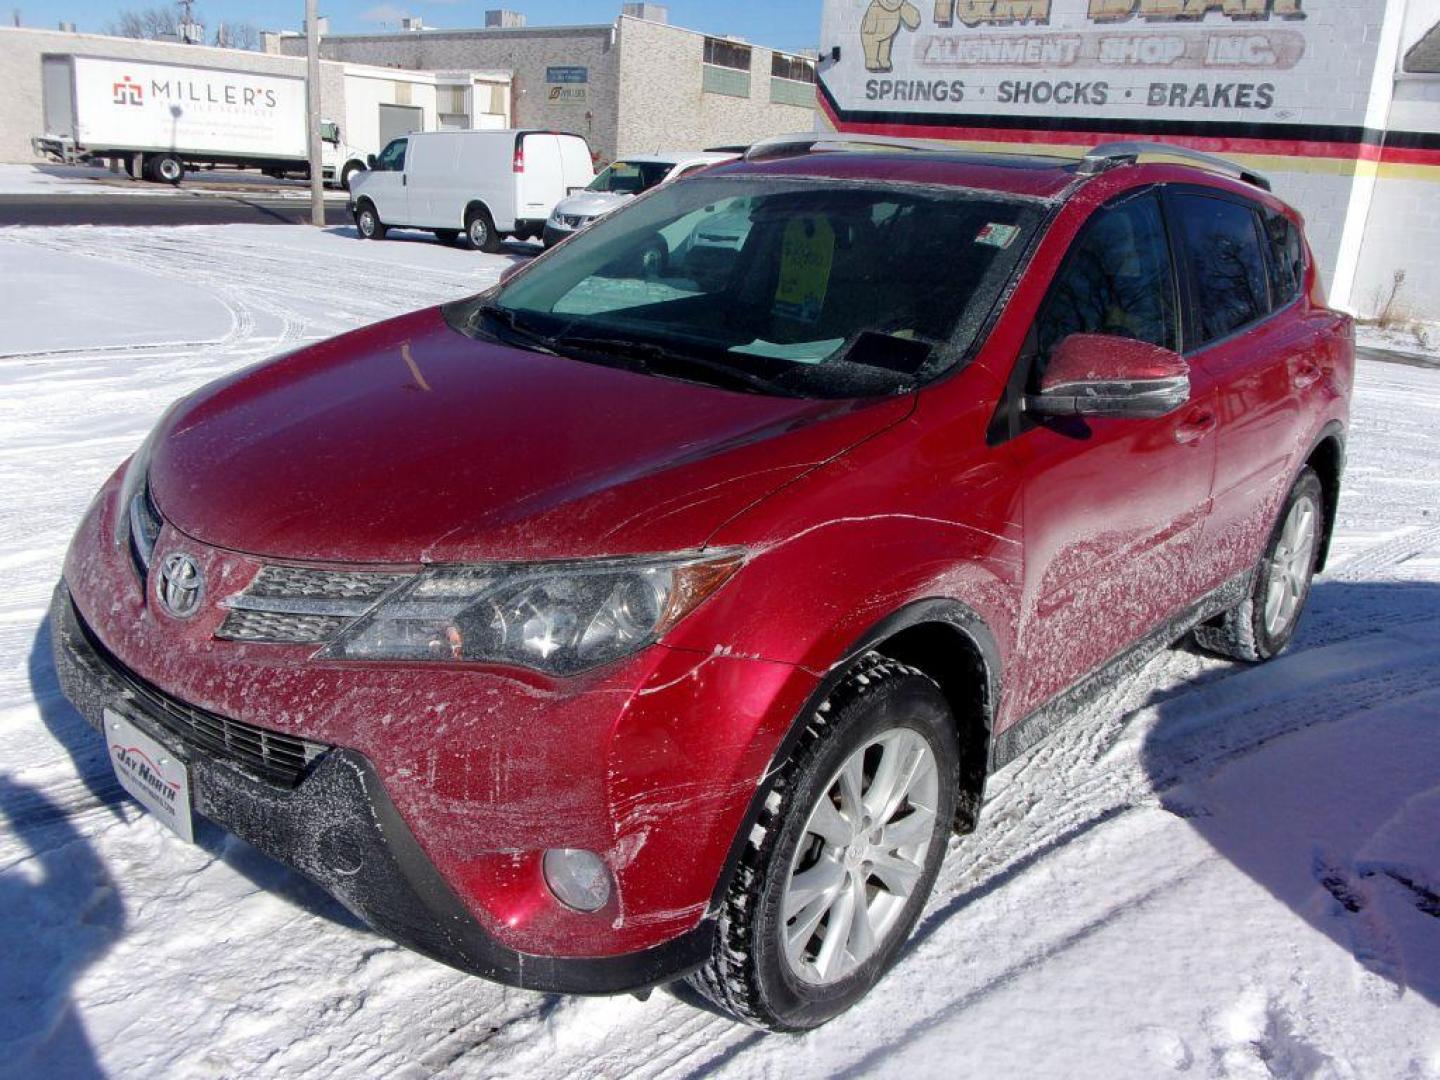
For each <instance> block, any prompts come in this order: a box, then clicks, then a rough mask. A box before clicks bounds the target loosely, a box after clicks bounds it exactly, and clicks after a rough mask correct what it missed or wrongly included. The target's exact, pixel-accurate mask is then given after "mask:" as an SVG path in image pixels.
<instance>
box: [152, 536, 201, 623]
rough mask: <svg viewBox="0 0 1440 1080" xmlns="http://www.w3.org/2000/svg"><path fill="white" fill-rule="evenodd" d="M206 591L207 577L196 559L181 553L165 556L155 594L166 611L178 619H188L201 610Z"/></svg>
mask: <svg viewBox="0 0 1440 1080" xmlns="http://www.w3.org/2000/svg"><path fill="white" fill-rule="evenodd" d="M204 591H205V576H204V575H203V574H201V573H200V564H199V563H197V562H196V561H195V560H194V558H192V557H191V556H189V555H186V554H185V553H184V552H180V551H177V552H174V553H173V554H170V555H166V556H165V561H164V562H162V563H161V564H160V580H159V581H158V582H156V584H155V593H156V595H157V596H159V597H160V603H161V604H163V605H164V606H165V610H166V611H168V612H170V614H171V615H174V616H175V617H176V618H177V619H188V618H189V617H190V616H191V615H194V614H195V612H196V611H198V610H199V608H200V597H201V595H202V594H203V593H204Z"/></svg>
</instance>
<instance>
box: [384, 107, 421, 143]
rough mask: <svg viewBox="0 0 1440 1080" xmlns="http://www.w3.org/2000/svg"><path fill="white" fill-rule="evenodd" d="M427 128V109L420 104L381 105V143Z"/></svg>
mask: <svg viewBox="0 0 1440 1080" xmlns="http://www.w3.org/2000/svg"><path fill="white" fill-rule="evenodd" d="M424 128H425V111H424V110H423V109H421V108H420V107H419V106H418V105H381V106H380V145H381V146H384V145H385V144H386V143H388V142H389V141H390V140H391V139H397V138H399V137H400V136H401V135H408V134H410V132H412V131H423V130H424Z"/></svg>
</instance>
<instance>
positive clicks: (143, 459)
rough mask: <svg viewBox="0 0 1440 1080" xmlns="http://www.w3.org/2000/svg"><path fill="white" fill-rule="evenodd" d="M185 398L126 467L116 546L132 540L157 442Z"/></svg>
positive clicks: (118, 506) (162, 419) (158, 424)
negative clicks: (135, 515)
mask: <svg viewBox="0 0 1440 1080" xmlns="http://www.w3.org/2000/svg"><path fill="white" fill-rule="evenodd" d="M185 401H186V399H185V398H180V399H179V400H178V401H175V402H172V403H171V405H170V407H169V408H168V409H166V410H165V411H164V412H163V413H161V414H160V419H159V420H157V421H156V422H155V426H154V427H153V428H151V429H150V434H149V435H146V436H145V441H144V442H142V443H141V444H140V449H138V450H136V451H135V453H133V454H131V455H130V464H129V465H127V466H125V475H124V477H123V478H121V480H120V495H119V501H118V502H117V503H116V508H115V532H114V537H115V546H116V547H124V546H125V544H126V542H127V541H128V540H129V539H130V519H131V514H132V513H133V512H134V508H135V501H136V499H138V498H139V497H140V495H141V493H142V492H144V490H145V478H146V476H147V475H148V474H149V472H150V455H151V454H152V453H153V452H154V450H155V443H156V440H157V439H158V438H159V436H160V431H161V429H162V428H164V427H165V425H166V424H168V423H169V421H170V417H171V416H172V415H173V414H174V413H175V410H176V409H178V408H180V406H181V405H183V404H184V403H185Z"/></svg>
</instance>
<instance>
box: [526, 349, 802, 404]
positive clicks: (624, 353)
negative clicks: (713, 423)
mask: <svg viewBox="0 0 1440 1080" xmlns="http://www.w3.org/2000/svg"><path fill="white" fill-rule="evenodd" d="M551 344H552V345H554V346H556V347H557V348H571V349H579V350H580V351H582V352H591V353H604V354H605V355H607V356H613V357H616V358H617V359H619V360H620V361H621V363H622V364H624V365H625V366H627V367H631V368H634V369H637V370H640V371H644V372H646V373H647V374H651V375H659V374H661V372H660V371H659V370H657V369H658V368H662V367H663V368H668V369H669V373H670V374H672V375H677V376H679V373H682V372H684V371H686V370H688V369H695V368H698V369H700V370H701V371H704V372H706V373H707V374H709V375H712V376H714V377H715V378H714V379H712V380H709V381H713V382H721V383H728V384H729V385H730V386H731V388H735V387H743V388H745V389H749V390H754V391H756V392H758V393H762V394H779V395H781V396H784V397H794V396H795V395H794V394H793V393H791V392H790V391H788V390H784V389H782V388H780V387H779V386H777V385H776V383H775V381H774V380H773V379H768V378H766V377H765V376H764V375H758V374H756V373H755V372H753V371H745V370H743V369H741V368H737V367H733V366H732V365H730V364H725V363H722V362H720V361H718V360H709V359H706V358H705V357H703V356H696V355H695V354H693V353H677V352H675V351H673V350H671V349H667V348H666V347H665V346H663V345H657V344H656V343H654V342H652V341H633V340H630V339H628V338H611V337H589V336H585V335H580V334H563V333H562V334H557V335H556V336H555V337H554V338H553V339H551ZM626 361H628V363H626Z"/></svg>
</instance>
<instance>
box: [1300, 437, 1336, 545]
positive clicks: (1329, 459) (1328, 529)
mask: <svg viewBox="0 0 1440 1080" xmlns="http://www.w3.org/2000/svg"><path fill="white" fill-rule="evenodd" d="M1305 464H1306V465H1308V466H1309V467H1310V468H1312V469H1314V470H1315V473H1316V475H1317V476H1319V477H1320V490H1321V491H1322V492H1323V493H1324V495H1325V531H1324V533H1323V535H1322V536H1321V537H1320V551H1319V552H1318V554H1317V555H1316V558H1315V570H1316V572H1317V573H1318V572H1319V571H1321V570H1324V569H1325V561H1326V559H1327V558H1329V555H1330V537H1331V536H1332V535H1333V534H1334V532H1335V511H1336V508H1337V507H1338V506H1339V504H1340V478H1341V476H1342V475H1344V472H1345V428H1344V427H1343V426H1342V425H1341V423H1340V421H1338V420H1332V421H1330V423H1328V424H1326V425H1325V427H1324V429H1322V430H1321V432H1320V436H1319V438H1317V439H1316V440H1315V443H1314V445H1313V446H1312V447H1311V448H1310V452H1309V453H1308V454H1306V455H1305Z"/></svg>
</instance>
